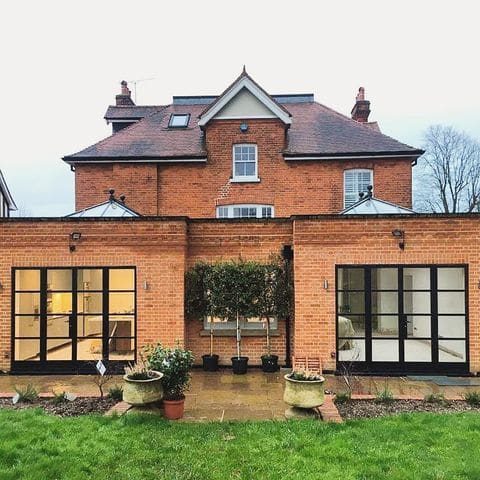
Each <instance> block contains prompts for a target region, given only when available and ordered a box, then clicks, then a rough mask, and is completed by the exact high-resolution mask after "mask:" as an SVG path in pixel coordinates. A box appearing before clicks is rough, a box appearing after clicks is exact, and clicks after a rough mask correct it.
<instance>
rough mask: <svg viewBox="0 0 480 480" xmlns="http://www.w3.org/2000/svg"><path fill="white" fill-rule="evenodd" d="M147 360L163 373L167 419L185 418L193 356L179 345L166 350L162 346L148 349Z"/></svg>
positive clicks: (164, 403)
mask: <svg viewBox="0 0 480 480" xmlns="http://www.w3.org/2000/svg"><path fill="white" fill-rule="evenodd" d="M147 359H148V362H149V364H150V366H151V367H152V368H155V369H156V370H158V371H160V372H162V374H163V378H162V384H163V392H164V396H163V406H164V409H165V417H166V418H168V419H170V420H177V419H179V418H182V417H183V413H184V409H185V392H186V391H187V390H188V388H189V386H190V378H191V373H190V371H191V369H192V366H193V361H194V358H193V355H192V352H190V351H189V350H184V349H183V348H181V347H180V346H179V344H178V343H177V345H176V346H175V347H174V348H165V347H163V346H162V345H161V344H157V345H155V346H150V347H147Z"/></svg>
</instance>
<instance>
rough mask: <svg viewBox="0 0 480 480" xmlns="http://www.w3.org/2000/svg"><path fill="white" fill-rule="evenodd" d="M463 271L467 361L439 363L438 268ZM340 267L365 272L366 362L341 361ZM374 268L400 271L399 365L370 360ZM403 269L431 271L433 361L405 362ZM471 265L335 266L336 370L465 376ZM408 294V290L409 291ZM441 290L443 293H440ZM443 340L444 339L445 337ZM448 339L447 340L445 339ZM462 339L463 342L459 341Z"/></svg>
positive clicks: (405, 328) (468, 356) (466, 371)
mask: <svg viewBox="0 0 480 480" xmlns="http://www.w3.org/2000/svg"><path fill="white" fill-rule="evenodd" d="M449 267H450V268H455V267H456V268H463V269H464V272H465V274H464V275H465V290H464V294H465V359H466V361H465V362H439V361H438V350H439V349H438V342H439V337H438V302H437V297H438V295H437V294H438V285H437V278H438V277H437V270H438V268H449ZM340 268H352V269H353V268H358V269H363V270H364V281H365V285H364V294H365V361H359V362H350V361H339V360H338V352H339V337H338V316H339V311H338V292H339V289H338V271H339V269H340ZM374 268H397V269H398V290H397V291H398V303H399V306H398V318H399V333H398V341H399V361H398V362H374V361H372V360H368V359H371V358H372V356H371V353H372V351H371V350H372V343H371V342H372V335H371V332H372V311H371V298H372V295H371V293H372V289H371V270H372V269H374ZM403 268H428V269H430V296H431V297H430V298H431V314H430V315H431V331H430V336H431V341H432V343H431V345H432V346H431V348H432V361H431V362H405V357H404V355H405V351H404V343H405V340H406V339H407V335H406V333H407V324H406V316H407V315H406V314H405V313H404V308H403V294H404V286H403ZM468 273H469V272H468V264H365V265H352V264H339V265H336V266H335V342H336V350H335V351H336V356H337V371H338V372H341V371H344V370H345V369H346V368H348V369H351V370H352V371H355V372H358V373H365V374H393V375H400V374H434V373H436V374H444V375H465V374H469V365H470V351H469V344H470V341H469V305H468V298H469V296H468V290H469V282H468ZM407 291H408V290H407ZM440 291H441V290H440ZM442 340H443V338H442ZM445 340H448V338H445ZM459 340H460V339H459Z"/></svg>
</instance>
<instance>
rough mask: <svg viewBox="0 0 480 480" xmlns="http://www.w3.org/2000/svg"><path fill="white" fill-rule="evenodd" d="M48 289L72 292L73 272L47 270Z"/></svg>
mask: <svg viewBox="0 0 480 480" xmlns="http://www.w3.org/2000/svg"><path fill="white" fill-rule="evenodd" d="M47 289H48V290H71V289H72V271H71V270H47Z"/></svg>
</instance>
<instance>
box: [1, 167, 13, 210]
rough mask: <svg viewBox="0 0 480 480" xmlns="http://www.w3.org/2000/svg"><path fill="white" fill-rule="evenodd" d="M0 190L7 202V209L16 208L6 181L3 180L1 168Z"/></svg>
mask: <svg viewBox="0 0 480 480" xmlns="http://www.w3.org/2000/svg"><path fill="white" fill-rule="evenodd" d="M0 192H2V193H3V195H4V197H5V200H6V201H7V203H8V208H9V210H17V206H16V205H15V202H14V200H13V197H12V194H11V193H10V190H9V189H8V186H7V182H6V181H5V178H4V177H3V175H2V171H1V170H0Z"/></svg>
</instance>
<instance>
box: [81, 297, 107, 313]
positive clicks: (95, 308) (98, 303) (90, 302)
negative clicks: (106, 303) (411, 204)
mask: <svg viewBox="0 0 480 480" xmlns="http://www.w3.org/2000/svg"><path fill="white" fill-rule="evenodd" d="M77 311H78V313H98V314H102V312H103V293H94V292H83V293H79V294H78V295H77Z"/></svg>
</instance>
